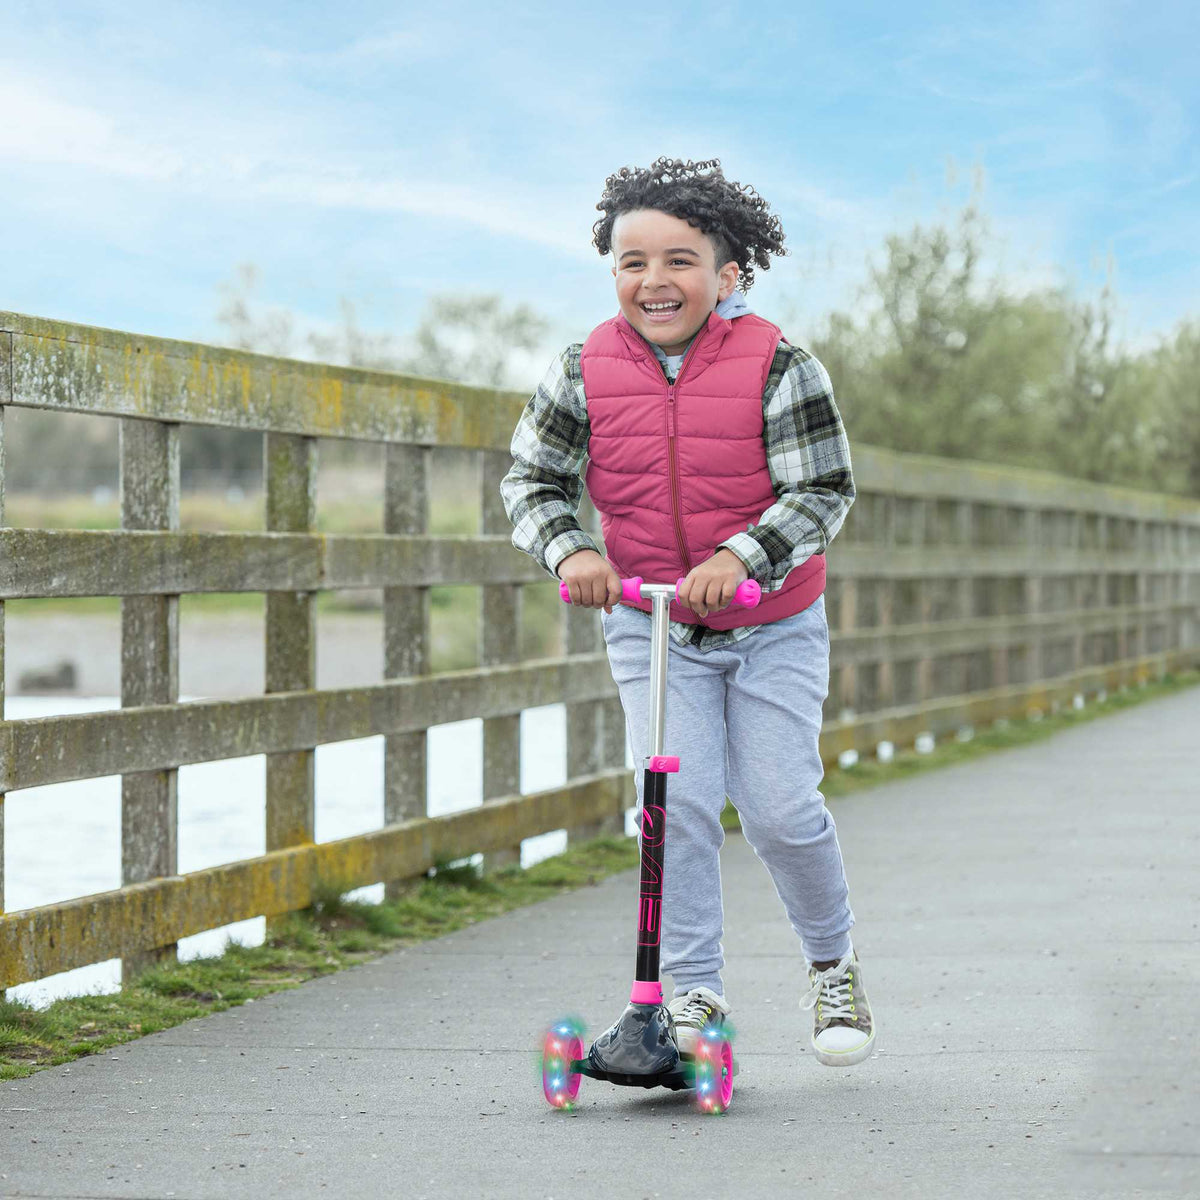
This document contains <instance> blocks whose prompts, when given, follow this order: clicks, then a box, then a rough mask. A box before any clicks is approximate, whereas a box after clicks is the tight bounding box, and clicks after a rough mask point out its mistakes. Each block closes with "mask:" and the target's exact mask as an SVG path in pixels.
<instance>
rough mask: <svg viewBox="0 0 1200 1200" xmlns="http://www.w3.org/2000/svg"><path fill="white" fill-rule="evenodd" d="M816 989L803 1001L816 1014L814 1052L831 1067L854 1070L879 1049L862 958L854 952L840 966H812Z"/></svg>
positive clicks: (809, 991) (810, 973)
mask: <svg viewBox="0 0 1200 1200" xmlns="http://www.w3.org/2000/svg"><path fill="white" fill-rule="evenodd" d="M808 978H809V982H810V983H811V984H812V986H811V987H810V988H809V989H808V991H807V992H805V993H804V995H803V996H801V998H800V1007H801V1008H802V1009H810V1008H811V1009H812V1010H813V1036H812V1048H813V1051H814V1053H815V1054H816V1056H817V1062H819V1063H823V1064H824V1065H825V1066H827V1067H852V1066H853V1065H854V1064H855V1063H860V1062H862V1061H863V1059H864V1058H867V1057H869V1056H870V1054H871V1051H872V1050H874V1049H875V1023H874V1021H872V1019H871V1005H870V1003H869V1002H868V1001H867V993H866V989H865V988H864V987H863V982H862V974H861V969H860V967H859V965H858V956H857V955H856V954H855V953H854V951H853V950H850V951H849V952H848V953H847V954H846V956H845V957H844V958H843V959H842V961H841V962H839V963H838V964H837V966H834V967H830V968H829V969H828V970H826V971H818V970H817V969H816V967H813V966H809V968H808Z"/></svg>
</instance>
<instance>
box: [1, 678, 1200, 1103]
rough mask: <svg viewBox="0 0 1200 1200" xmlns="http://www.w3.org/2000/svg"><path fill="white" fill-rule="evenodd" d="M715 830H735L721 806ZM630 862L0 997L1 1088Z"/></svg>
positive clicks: (897, 769) (1037, 724)
mask: <svg viewBox="0 0 1200 1200" xmlns="http://www.w3.org/2000/svg"><path fill="white" fill-rule="evenodd" d="M1198 685H1200V671H1187V672H1182V673H1180V674H1178V675H1167V676H1165V677H1164V678H1163V679H1161V680H1157V681H1155V682H1152V683H1147V684H1144V685H1142V686H1139V687H1131V688H1128V689H1126V690H1124V691H1118V692H1115V693H1113V694H1111V695H1109V696H1108V697H1107V698H1106V699H1105V700H1103V701H1093V702H1091V703H1089V704H1088V705H1087V706H1086V707H1085V708H1083V709H1078V710H1077V709H1074V708H1066V709H1063V710H1062V711H1060V712H1058V713H1056V714H1051V715H1047V716H1045V717H1043V718H1042V719H1040V720H1037V721H1029V720H1025V721H1012V722H1009V723H1007V724H998V725H996V726H994V727H992V728H991V729H987V730H981V731H979V732H977V733H976V734H975V735H974V736H973V737H972V738H971V739H970V740H969V741H959V740H957V739H947V740H946V741H944V742H942V743H941V744H939V745H938V746H936V747H935V749H934V750H933V751H932V752H931V753H929V754H917V753H916V752H915V751H912V750H909V751H900V752H897V754H896V755H895V757H894V759H893V760H892V761H891V762H889V763H881V762H878V761H877V760H875V759H863V760H860V761H859V762H858V763H857V764H856V765H855V766H853V767H850V768H847V769H837V770H833V771H830V772H829V773H828V774H827V775H826V776H825V781H824V783H823V784H822V791H823V792H824V794H825V796H826V797H827V798H829V799H834V800H836V799H837V798H839V797H842V796H847V795H850V794H851V793H853V792H857V791H861V790H862V789H863V788H869V787H879V786H881V785H883V784H886V783H889V782H892V781H894V780H899V779H907V778H909V777H910V776H913V775H917V774H921V773H923V772H927V771H933V770H937V769H939V768H941V767H946V766H953V765H955V764H957V763H960V762H965V761H968V760H971V759H976V758H980V757H982V756H983V755H986V754H990V753H993V752H995V751H997V750H1008V749H1012V748H1014V747H1017V746H1022V745H1027V744H1029V743H1030V742H1035V741H1041V740H1043V739H1045V738H1047V737H1050V736H1051V735H1053V734H1055V733H1057V732H1059V731H1061V730H1063V729H1069V728H1071V727H1073V726H1076V725H1080V724H1083V723H1084V722H1086V721H1090V720H1094V719H1095V718H1096V717H1100V716H1103V715H1106V714H1108V713H1112V712H1119V711H1121V710H1123V709H1126V708H1130V707H1132V706H1133V705H1136V704H1140V703H1143V702H1144V701H1147V700H1152V699H1157V698H1158V697H1160V696H1165V695H1169V694H1171V693H1173V692H1177V691H1180V690H1182V689H1184V688H1191V687H1196V686H1198ZM722 823H723V824H724V825H725V826H726V828H729V829H736V828H737V827H738V821H737V813H736V811H735V810H734V809H733V808H732V806H728V805H727V806H726V810H725V813H724V814H723V815H722ZM636 865H637V847H636V844H635V843H634V842H633V840H632V839H626V838H612V837H610V838H600V839H597V840H595V841H592V842H586V843H584V844H582V845H579V846H571V847H568V849H567V850H566V852H565V853H563V854H561V855H557V856H556V857H554V858H550V859H547V860H545V861H544V862H541V863H538V864H537V865H536V866H533V867H531V868H530V869H529V870H527V871H521V870H520V869H519V868H517V867H509V868H505V869H503V870H500V871H497V872H495V873H494V874H491V875H488V876H486V877H483V876H480V875H479V874H478V873H477V872H476V871H474V870H473V869H472V868H470V867H442V868H440V869H439V870H438V871H437V872H436V873H435V874H434V875H433V876H432V877H430V878H427V879H421V880H418V881H414V882H412V883H411V884H409V885H407V886H406V887H405V888H404V889H403V891H402V894H401V895H400V896H399V897H398V898H397V899H395V900H393V901H389V902H387V903H385V904H381V905H370V904H357V903H348V902H346V901H345V900H343V899H342V896H341V893H342V891H344V890H345V889H339V888H337V887H331V888H328V889H326V891H325V892H324V893H323V894H322V895H321V896H320V897H319V898H318V900H317V902H316V903H315V904H314V905H313V907H312V908H311V909H308V910H305V911H304V912H301V913H293V914H291V915H290V916H289V917H287V918H284V919H282V920H281V921H279V922H278V923H275V924H274V925H273V927H272V933H271V937H270V939H269V941H268V942H267V944H265V945H263V946H258V947H252V948H247V947H244V946H238V945H235V944H231V945H230V946H229V947H228V949H227V950H226V952H225V954H224V955H223V956H221V957H219V958H210V959H198V960H194V961H192V962H189V963H175V964H169V965H165V966H162V967H158V968H155V969H153V970H151V971H148V972H146V973H145V974H143V975H141V976H140V977H138V978H137V979H135V980H133V981H132V982H131V983H129V984H128V985H127V986H125V987H124V988H123V989H122V991H121V992H119V993H118V994H116V995H111V996H83V997H76V998H71V999H64V1000H57V1001H55V1002H54V1003H53V1004H51V1005H50V1006H49V1007H48V1008H46V1009H44V1010H41V1011H38V1010H35V1009H33V1008H30V1007H28V1006H26V1005H22V1004H17V1003H13V1002H11V1001H0V1080H4V1079H20V1078H23V1077H25V1076H27V1075H31V1074H33V1072H34V1071H36V1070H39V1069H41V1068H43V1067H51V1066H58V1065H59V1064H61V1063H66V1062H70V1061H72V1060H73V1059H76V1058H79V1057H81V1056H83V1055H87V1054H95V1053H97V1052H99V1051H102V1050H105V1049H107V1048H109V1047H110V1046H115V1045H119V1044H120V1043H122V1042H128V1041H131V1040H133V1039H134V1038H137V1037H140V1036H142V1035H143V1034H147V1033H154V1032H156V1031H158V1030H160V1029H168V1028H170V1027H171V1026H174V1025H178V1024H180V1023H181V1022H183V1021H186V1020H188V1019H190V1018H191V1017H197V1016H203V1015H204V1014H206V1013H210V1012H219V1011H221V1010H222V1009H226V1008H231V1007H233V1006H235V1005H238V1004H244V1003H245V1002H246V1001H248V1000H255V999H257V998H258V997H260V996H265V995H268V994H270V993H271V992H277V991H280V990H282V989H284V988H292V987H298V986H299V985H300V984H302V983H304V982H305V981H306V980H308V979H313V978H316V977H317V976H319V975H327V974H330V973H331V972H333V971H338V970H341V969H342V968H343V967H347V966H353V965H354V964H355V963H360V962H365V961H367V960H369V959H372V958H376V957H378V956H379V955H381V954H384V953H386V952H387V951H389V950H392V949H395V948H396V947H398V946H405V945H411V944H413V943H415V942H420V941H425V940H427V939H429V938H435V937H440V936H441V935H442V934H444V933H450V932H452V931H454V930H456V929H461V928H463V927H464V926H466V925H470V924H473V923H474V922H476V921H481V920H486V919H487V918H489V917H493V916H498V915H499V914H500V913H504V912H508V911H510V910H511V909H514V908H520V907H522V906H524V905H526V904H532V903H535V902H536V901H538V900H543V899H546V898H548V897H550V896H555V895H558V894H560V893H562V892H566V891H571V890H573V889H576V888H580V887H587V886H589V885H593V884H596V883H598V882H599V881H600V880H602V879H604V878H607V877H608V876H609V875H612V874H615V873H616V872H618V871H625V870H631V869H632V868H634V867H635V866H636Z"/></svg>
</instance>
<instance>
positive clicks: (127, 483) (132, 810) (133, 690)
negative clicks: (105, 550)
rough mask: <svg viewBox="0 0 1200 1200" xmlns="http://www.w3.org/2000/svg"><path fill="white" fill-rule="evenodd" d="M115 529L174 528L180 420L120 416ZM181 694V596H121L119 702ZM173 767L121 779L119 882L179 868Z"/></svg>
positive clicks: (136, 703) (124, 967)
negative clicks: (118, 521)
mask: <svg viewBox="0 0 1200 1200" xmlns="http://www.w3.org/2000/svg"><path fill="white" fill-rule="evenodd" d="M120 444H121V451H120V457H121V467H120V491H121V528H122V529H149V530H160V531H170V530H177V529H178V528H179V426H178V425H173V424H166V423H163V422H158V421H138V420H133V419H131V418H122V420H121V423H120ZM178 699H179V597H178V596H125V597H123V598H122V600H121V707H122V708H135V707H141V706H143V705H149V704H175V703H176V702H177V701H178ZM178 789H179V772H178V771H177V770H167V771H140V772H137V773H136V774H132V775H124V776H122V778H121V883H122V886H127V885H129V884H131V883H145V882H146V881H147V880H150V879H156V878H158V877H160V876H164V875H174V874H176V873H177V872H178V869H179V790H178ZM174 957H175V944H174V943H171V944H170V945H167V946H161V947H159V948H157V949H154V950H149V951H141V952H138V953H136V954H129V955H125V956H124V958H123V959H122V962H121V978H122V981H123V982H126V983H127V982H129V980H131V979H133V978H134V977H135V976H136V975H138V974H140V973H141V972H142V971H144V970H146V969H147V968H148V967H152V966H154V965H156V964H158V963H160V962H166V961H170V960H172V959H173V958H174Z"/></svg>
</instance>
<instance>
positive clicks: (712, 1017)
mask: <svg viewBox="0 0 1200 1200" xmlns="http://www.w3.org/2000/svg"><path fill="white" fill-rule="evenodd" d="M729 1008H730V1006H729V1005H728V1004H727V1003H726V1001H725V997H724V996H718V995H717V993H716V992H714V991H713V990H712V989H711V988H706V987H697V988H692V990H691V991H690V992H688V994H687V995H686V996H676V997H675V999H674V1000H672V1001H671V1002H670V1003H669V1004H668V1005H667V1011H668V1012H669V1013H670V1014H671V1016H672V1017H673V1018H674V1021H675V1043H676V1045H678V1047H679V1053H680V1054H695V1052H696V1042H697V1041H698V1040H699V1038H700V1034H701V1032H702V1031H703V1030H704V1029H705V1028H706V1027H707V1026H709V1025H717V1026H720V1025H724V1024H725V1016H726V1014H727V1013H728V1012H729Z"/></svg>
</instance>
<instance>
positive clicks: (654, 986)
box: [629, 979, 662, 1004]
mask: <svg viewBox="0 0 1200 1200" xmlns="http://www.w3.org/2000/svg"><path fill="white" fill-rule="evenodd" d="M629 1002H630V1003H631V1004H661V1003H662V984H661V983H659V982H658V981H657V980H656V981H655V982H654V983H646V982H645V981H643V980H641V979H636V980H634V983H633V990H632V991H631V992H630V993H629Z"/></svg>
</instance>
